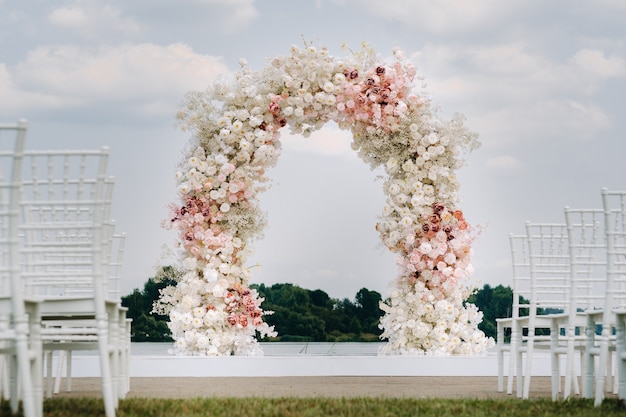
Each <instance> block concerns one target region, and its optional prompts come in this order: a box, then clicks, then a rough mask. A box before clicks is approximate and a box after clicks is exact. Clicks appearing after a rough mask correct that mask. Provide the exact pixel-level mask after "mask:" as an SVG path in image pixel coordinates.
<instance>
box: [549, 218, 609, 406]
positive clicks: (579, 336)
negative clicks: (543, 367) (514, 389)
mask: <svg viewBox="0 0 626 417" xmlns="http://www.w3.org/2000/svg"><path fill="white" fill-rule="evenodd" d="M564 214H565V223H566V225H567V235H568V252H569V294H570V298H569V306H568V308H567V310H566V311H564V312H563V313H562V314H555V315H553V321H552V329H551V331H550V335H551V336H552V346H551V348H550V351H551V364H552V397H553V399H558V397H559V392H562V395H563V398H568V397H570V396H571V395H573V394H580V390H579V383H578V370H577V369H576V368H577V366H576V364H577V363H580V368H581V373H583V374H584V370H585V364H584V362H583V361H582V360H578V361H577V359H579V357H580V359H582V351H583V350H584V348H585V346H586V326H587V317H586V313H587V312H588V311H593V310H594V309H595V308H598V307H599V306H601V305H602V303H603V300H604V296H605V284H606V244H605V239H604V211H603V210H602V209H572V208H569V207H565V209H564ZM561 355H563V356H565V375H564V376H565V383H564V385H563V386H564V389H563V390H561V385H562V384H561V379H562V378H561V375H562V372H561V367H560V364H561V361H560V356H561ZM582 382H583V383H584V379H583V381H582Z"/></svg>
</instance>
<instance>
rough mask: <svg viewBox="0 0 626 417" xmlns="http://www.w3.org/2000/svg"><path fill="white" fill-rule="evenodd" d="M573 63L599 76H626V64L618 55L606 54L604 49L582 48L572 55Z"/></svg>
mask: <svg viewBox="0 0 626 417" xmlns="http://www.w3.org/2000/svg"><path fill="white" fill-rule="evenodd" d="M572 63H573V64H574V65H576V66H578V67H580V68H581V69H582V70H583V71H587V72H589V73H590V74H592V75H596V76H599V77H604V78H609V77H624V76H626V65H625V64H624V60H623V59H622V58H620V57H618V56H615V55H610V56H608V57H607V56H606V55H605V52H604V51H601V50H596V49H581V50H579V51H578V52H576V54H574V56H573V57H572Z"/></svg>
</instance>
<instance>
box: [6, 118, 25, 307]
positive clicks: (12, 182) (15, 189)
mask: <svg viewBox="0 0 626 417" xmlns="http://www.w3.org/2000/svg"><path fill="white" fill-rule="evenodd" d="M27 128H28V124H27V122H26V121H25V120H20V121H19V122H17V123H14V124H0V297H2V298H5V299H9V298H10V300H11V302H10V303H9V302H7V303H5V304H6V307H10V308H11V310H12V313H13V315H14V316H16V317H17V316H20V317H22V318H23V317H24V316H25V314H26V313H25V309H24V302H23V297H22V291H21V287H20V267H19V256H18V242H17V241H18V221H19V216H18V212H19V198H20V182H21V166H22V155H23V150H24V142H25V140H26V130H27ZM9 304H10V305H9Z"/></svg>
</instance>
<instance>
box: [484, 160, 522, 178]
mask: <svg viewBox="0 0 626 417" xmlns="http://www.w3.org/2000/svg"><path fill="white" fill-rule="evenodd" d="M487 168H489V169H490V170H492V171H495V172H497V173H499V174H515V173H518V172H520V171H522V170H523V169H524V164H523V163H522V161H520V160H519V159H518V158H516V157H514V156H511V155H498V156H494V157H492V158H489V159H488V160H487Z"/></svg>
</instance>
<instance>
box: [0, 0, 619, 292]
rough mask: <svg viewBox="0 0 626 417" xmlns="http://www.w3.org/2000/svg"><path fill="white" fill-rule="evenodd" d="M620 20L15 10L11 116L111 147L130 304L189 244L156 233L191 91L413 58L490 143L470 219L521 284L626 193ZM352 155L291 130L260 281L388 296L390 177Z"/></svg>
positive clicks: (182, 3) (319, 8) (291, 11)
mask: <svg viewBox="0 0 626 417" xmlns="http://www.w3.org/2000/svg"><path fill="white" fill-rule="evenodd" d="M625 21H626V2H623V1H622V0H594V1H581V0H562V1H551V2H546V1H540V0H524V1H521V0H520V1H518V0H509V1H506V2H503V1H500V0H438V1H430V0H412V1H411V0H385V1H380V0H317V1H308V0H300V1H297V2H296V1H293V0H272V1H255V0H178V1H168V0H29V1H18V0H0V122H13V121H16V120H17V119H18V118H26V119H28V121H29V133H28V138H27V147H28V148H31V149H42V148H50V149H60V148H99V147H101V146H104V145H106V146H109V147H110V149H111V168H110V172H111V174H112V175H114V176H115V177H116V179H117V180H116V189H115V196H114V198H115V201H114V217H115V219H116V220H117V224H118V228H119V230H120V231H125V232H126V233H127V235H128V240H127V251H126V258H125V265H124V269H123V280H124V284H123V287H122V291H123V293H128V292H130V291H132V289H134V288H141V287H142V286H143V283H144V282H145V281H146V279H147V278H148V277H150V276H152V274H153V268H154V265H155V263H157V262H158V261H159V257H160V253H161V245H162V244H169V245H170V246H171V245H172V244H173V243H174V240H175V235H174V233H173V232H169V231H165V230H163V229H162V228H161V227H160V222H161V220H162V219H164V218H166V217H167V216H168V213H167V208H166V206H167V205H168V204H169V203H170V202H172V201H174V200H175V183H174V172H175V171H176V167H177V163H178V161H179V159H180V157H181V152H182V150H183V148H184V146H185V144H186V142H187V140H188V139H189V138H188V137H187V136H186V134H184V133H182V132H180V131H179V130H177V129H176V127H175V113H176V111H177V109H178V107H179V106H180V103H181V102H182V100H183V98H184V95H185V93H186V92H188V91H190V90H202V89H204V88H205V87H206V86H207V85H209V84H210V83H211V82H212V81H213V80H214V79H215V78H216V77H217V76H220V75H223V74H229V73H232V72H234V71H236V70H237V69H238V67H239V65H238V62H239V58H245V59H246V60H247V61H248V63H249V65H250V67H252V68H255V69H259V70H260V69H262V67H263V66H264V65H265V64H266V62H267V59H271V58H273V57H276V56H283V55H288V54H289V49H290V46H291V45H293V44H295V45H299V46H303V45H304V42H312V43H315V44H316V45H320V46H327V47H328V48H329V50H330V52H331V54H332V55H334V56H338V57H339V56H341V55H342V50H341V48H340V46H341V45H342V44H343V43H347V44H348V45H351V46H353V49H358V48H359V47H360V44H361V42H367V43H369V44H370V45H371V46H373V47H374V48H375V49H376V50H377V51H378V53H379V54H380V55H381V58H386V57H389V56H391V50H392V48H394V47H399V48H401V49H403V50H404V51H405V52H406V54H407V56H409V57H410V58H411V60H412V61H413V62H414V63H415V65H416V66H417V68H418V71H419V73H420V74H421V75H423V76H424V77H425V79H426V82H427V84H428V87H427V89H428V91H429V93H430V94H431V96H432V98H433V100H434V101H435V102H436V103H438V104H439V105H440V106H441V108H442V112H443V114H444V115H452V114H453V113H462V114H464V115H465V116H466V118H467V125H468V127H469V128H470V129H471V130H473V131H475V132H478V133H479V135H480V140H481V142H482V147H481V148H480V149H479V150H477V151H475V152H474V153H472V154H471V155H470V156H469V158H468V159H467V164H466V166H465V167H464V168H462V169H461V170H460V172H459V176H460V178H461V184H462V188H461V199H462V204H461V208H462V209H463V210H464V211H465V213H466V217H467V218H468V220H469V221H470V222H472V223H474V224H477V225H481V226H483V227H484V230H483V232H482V235H481V236H480V239H479V241H478V242H477V243H476V245H475V247H474V251H475V253H474V262H473V263H474V266H475V268H476V272H475V278H476V279H478V280H479V281H481V282H483V283H488V284H491V285H497V284H505V285H510V284H511V278H510V276H511V272H510V271H511V267H510V261H509V251H508V234H509V233H511V232H516V233H518V232H522V231H523V224H524V221H526V220H532V221H550V222H562V221H563V220H562V217H563V215H562V213H563V207H564V206H566V205H569V206H571V207H596V206H599V205H600V204H601V202H600V188H601V187H608V188H612V189H624V188H626V164H625V163H624V158H626V106H625V104H624V97H626V45H625V42H626V26H625V25H624V23H623V22H625ZM349 143H350V137H349V133H347V132H340V131H339V130H337V129H336V127H334V126H327V127H325V128H324V129H322V130H321V131H319V132H317V133H316V134H315V135H313V136H312V137H311V138H308V139H304V138H303V137H298V136H289V135H288V134H287V132H285V133H284V134H283V144H284V145H283V146H284V150H283V154H282V155H281V158H280V161H279V163H278V166H277V167H276V168H274V169H273V171H272V173H271V176H272V178H273V181H274V184H273V186H272V188H271V189H270V190H269V191H268V192H266V193H265V194H264V195H262V200H261V204H262V207H263V208H264V209H265V210H266V211H267V215H268V219H269V225H268V227H267V229H266V232H265V236H264V238H263V240H260V241H257V242H255V243H254V246H255V248H256V254H255V255H254V257H253V258H252V259H250V265H255V264H258V267H256V268H254V269H253V282H257V283H261V282H263V283H266V284H268V285H269V284H273V283H276V282H292V283H295V284H298V285H300V286H302V287H305V288H309V289H316V288H320V289H323V290H324V291H326V292H327V293H329V294H330V295H331V297H336V298H343V297H348V298H353V297H354V294H355V293H356V292H357V291H358V290H359V289H360V288H362V287H366V288H369V289H372V290H377V291H379V292H381V293H382V294H383V295H386V293H387V292H388V290H389V283H390V282H391V281H392V280H393V278H394V276H395V271H396V267H395V263H394V256H393V255H391V254H390V253H388V252H387V251H386V249H382V248H381V246H380V245H379V241H378V234H377V233H376V231H375V230H374V225H375V223H376V218H377V216H378V215H379V213H381V211H382V206H383V204H384V198H383V193H382V190H381V183H380V182H379V181H377V180H376V175H377V172H372V171H370V170H369V168H368V167H367V166H366V165H365V164H364V163H363V162H362V161H361V160H360V159H358V157H357V156H356V155H355V154H354V153H353V152H352V151H351V150H350V146H349Z"/></svg>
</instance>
